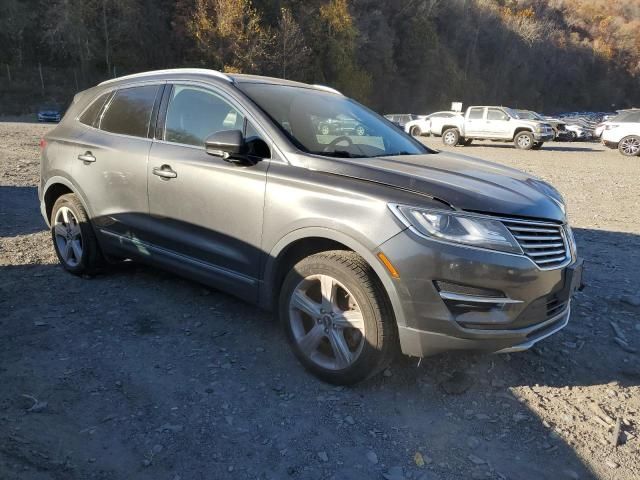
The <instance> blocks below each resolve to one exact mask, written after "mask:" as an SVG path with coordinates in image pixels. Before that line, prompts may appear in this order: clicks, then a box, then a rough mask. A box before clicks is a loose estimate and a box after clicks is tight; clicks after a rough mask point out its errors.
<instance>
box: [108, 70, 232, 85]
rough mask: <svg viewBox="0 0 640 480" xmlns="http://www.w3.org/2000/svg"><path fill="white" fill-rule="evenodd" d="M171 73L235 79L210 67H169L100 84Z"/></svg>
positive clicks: (227, 79) (228, 79)
mask: <svg viewBox="0 0 640 480" xmlns="http://www.w3.org/2000/svg"><path fill="white" fill-rule="evenodd" d="M170 73H193V74H196V73H198V74H201V75H211V76H212V77H217V78H221V79H223V80H226V81H227V82H229V83H233V79H232V78H231V77H230V76H229V75H225V74H224V73H222V72H219V71H218V70H210V69H208V68H169V69H166V70H151V71H149V72H140V73H133V74H131V75H125V76H123V77H116V78H112V79H110V80H105V81H104V82H101V83H100V84H99V85H106V84H109V83H113V82H117V81H119V80H131V79H135V78H144V77H147V76H151V75H158V74H170Z"/></svg>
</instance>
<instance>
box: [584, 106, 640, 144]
mask: <svg viewBox="0 0 640 480" xmlns="http://www.w3.org/2000/svg"><path fill="white" fill-rule="evenodd" d="M638 111H640V109H638V108H630V109H626V110H619V111H618V112H617V113H616V114H615V115H607V116H605V118H604V119H603V121H602V122H600V123H599V124H597V125H596V127H595V130H594V137H596V138H602V134H603V133H604V131H605V129H606V128H607V126H608V125H612V124H617V123H624V122H626V121H627V119H628V118H631V121H633V119H634V118H635V114H636V112H638Z"/></svg>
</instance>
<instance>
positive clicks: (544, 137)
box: [533, 130, 554, 142]
mask: <svg viewBox="0 0 640 480" xmlns="http://www.w3.org/2000/svg"><path fill="white" fill-rule="evenodd" d="M553 137H554V134H553V130H552V131H551V132H541V133H537V132H533V139H534V140H535V141H536V142H550V141H551V140H553Z"/></svg>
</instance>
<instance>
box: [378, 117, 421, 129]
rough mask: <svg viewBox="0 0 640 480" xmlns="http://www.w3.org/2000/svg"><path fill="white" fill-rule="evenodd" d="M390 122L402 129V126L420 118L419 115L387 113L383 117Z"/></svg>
mask: <svg viewBox="0 0 640 480" xmlns="http://www.w3.org/2000/svg"><path fill="white" fill-rule="evenodd" d="M384 117H385V118H386V119H387V120H389V121H390V122H392V123H394V124H396V125H397V126H398V127H400V128H402V129H404V126H405V125H406V124H407V123H409V122H410V121H412V120H416V119H418V118H420V115H416V114H414V113H388V114H386V115H385V116H384Z"/></svg>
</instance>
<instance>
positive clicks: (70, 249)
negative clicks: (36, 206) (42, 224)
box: [53, 207, 82, 267]
mask: <svg viewBox="0 0 640 480" xmlns="http://www.w3.org/2000/svg"><path fill="white" fill-rule="evenodd" d="M53 229H54V230H53V231H54V234H55V241H56V247H57V249H58V252H59V253H60V257H61V258H62V260H63V261H64V262H65V263H66V264H67V265H68V266H69V267H77V266H78V265H79V264H80V261H81V259H82V231H81V230H80V224H79V223H78V220H77V219H76V216H75V215H74V214H73V212H72V211H71V209H70V208H69V207H60V208H59V209H58V211H57V212H56V217H55V220H54V227H53Z"/></svg>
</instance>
